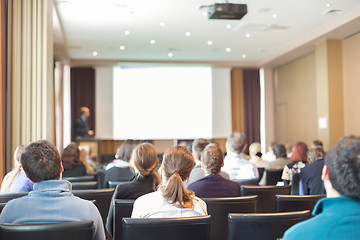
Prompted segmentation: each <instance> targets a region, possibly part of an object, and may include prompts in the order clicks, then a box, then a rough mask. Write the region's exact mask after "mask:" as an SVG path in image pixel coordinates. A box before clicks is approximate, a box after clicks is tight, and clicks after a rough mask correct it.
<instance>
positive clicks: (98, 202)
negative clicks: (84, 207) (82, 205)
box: [72, 189, 114, 224]
mask: <svg viewBox="0 0 360 240" xmlns="http://www.w3.org/2000/svg"><path fill="white" fill-rule="evenodd" d="M72 193H73V194H74V195H75V196H77V197H79V198H82V199H85V200H90V201H91V200H95V203H94V204H95V206H96V207H97V209H98V210H99V212H100V215H101V218H102V220H103V223H104V224H105V223H106V217H107V214H108V212H109V206H110V204H111V198H112V195H113V194H114V189H94V190H74V191H72Z"/></svg>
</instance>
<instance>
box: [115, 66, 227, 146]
mask: <svg viewBox="0 0 360 240" xmlns="http://www.w3.org/2000/svg"><path fill="white" fill-rule="evenodd" d="M212 76H213V72H212V69H211V68H210V67H148V68H146V67H145V68H139V67H138V68H136V67H134V68H121V67H115V68H114V72H113V137H114V139H192V138H199V137H204V138H212V137H214V136H213V132H214V122H213V115H214V112H213V110H214V108H213V101H214V99H213V93H214V92H216V89H213V88H214V83H213V77H212ZM215 85H216V84H215ZM217 85H219V84H217ZM228 97H229V96H228ZM229 98H230V97H229ZM229 104H230V100H229ZM229 104H228V105H229ZM227 115H228V114H227ZM224 117H225V118H226V120H225V122H226V123H228V125H231V122H229V119H230V116H224ZM225 129H228V127H226V126H225ZM215 132H219V130H215ZM225 132H226V133H225ZM225 132H224V134H226V135H227V134H228V133H229V131H227V130H225ZM220 135H222V134H221V131H220Z"/></svg>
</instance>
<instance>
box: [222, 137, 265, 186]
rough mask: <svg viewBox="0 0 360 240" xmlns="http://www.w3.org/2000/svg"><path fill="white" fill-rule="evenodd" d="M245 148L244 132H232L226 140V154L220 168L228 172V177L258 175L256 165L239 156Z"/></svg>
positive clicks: (245, 177)
mask: <svg viewBox="0 0 360 240" xmlns="http://www.w3.org/2000/svg"><path fill="white" fill-rule="evenodd" d="M245 148H246V137H245V134H243V133H239V132H234V133H232V134H231V135H230V137H228V139H227V142H226V150H227V155H226V157H225V160H224V167H223V168H222V170H223V171H224V172H226V173H227V174H229V176H230V179H231V180H233V179H254V178H258V177H259V172H258V170H257V168H256V166H255V165H254V164H252V163H250V162H249V161H248V160H246V159H244V158H242V157H241V153H242V152H243V151H244V150H245Z"/></svg>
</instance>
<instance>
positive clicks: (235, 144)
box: [227, 132, 246, 154]
mask: <svg viewBox="0 0 360 240" xmlns="http://www.w3.org/2000/svg"><path fill="white" fill-rule="evenodd" d="M227 142H228V144H229V148H230V150H231V151H233V152H235V153H237V154H240V153H241V152H242V151H243V150H244V147H245V146H246V137H245V134H243V133H240V132H233V133H232V134H231V135H230V136H229V137H228V139H227Z"/></svg>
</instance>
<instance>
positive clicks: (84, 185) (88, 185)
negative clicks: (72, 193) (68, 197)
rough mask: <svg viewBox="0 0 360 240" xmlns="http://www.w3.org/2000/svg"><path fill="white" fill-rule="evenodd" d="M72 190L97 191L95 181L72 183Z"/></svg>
mask: <svg viewBox="0 0 360 240" xmlns="http://www.w3.org/2000/svg"><path fill="white" fill-rule="evenodd" d="M71 185H72V189H73V190H85V189H98V182H97V181H86V182H72V183H71Z"/></svg>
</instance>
